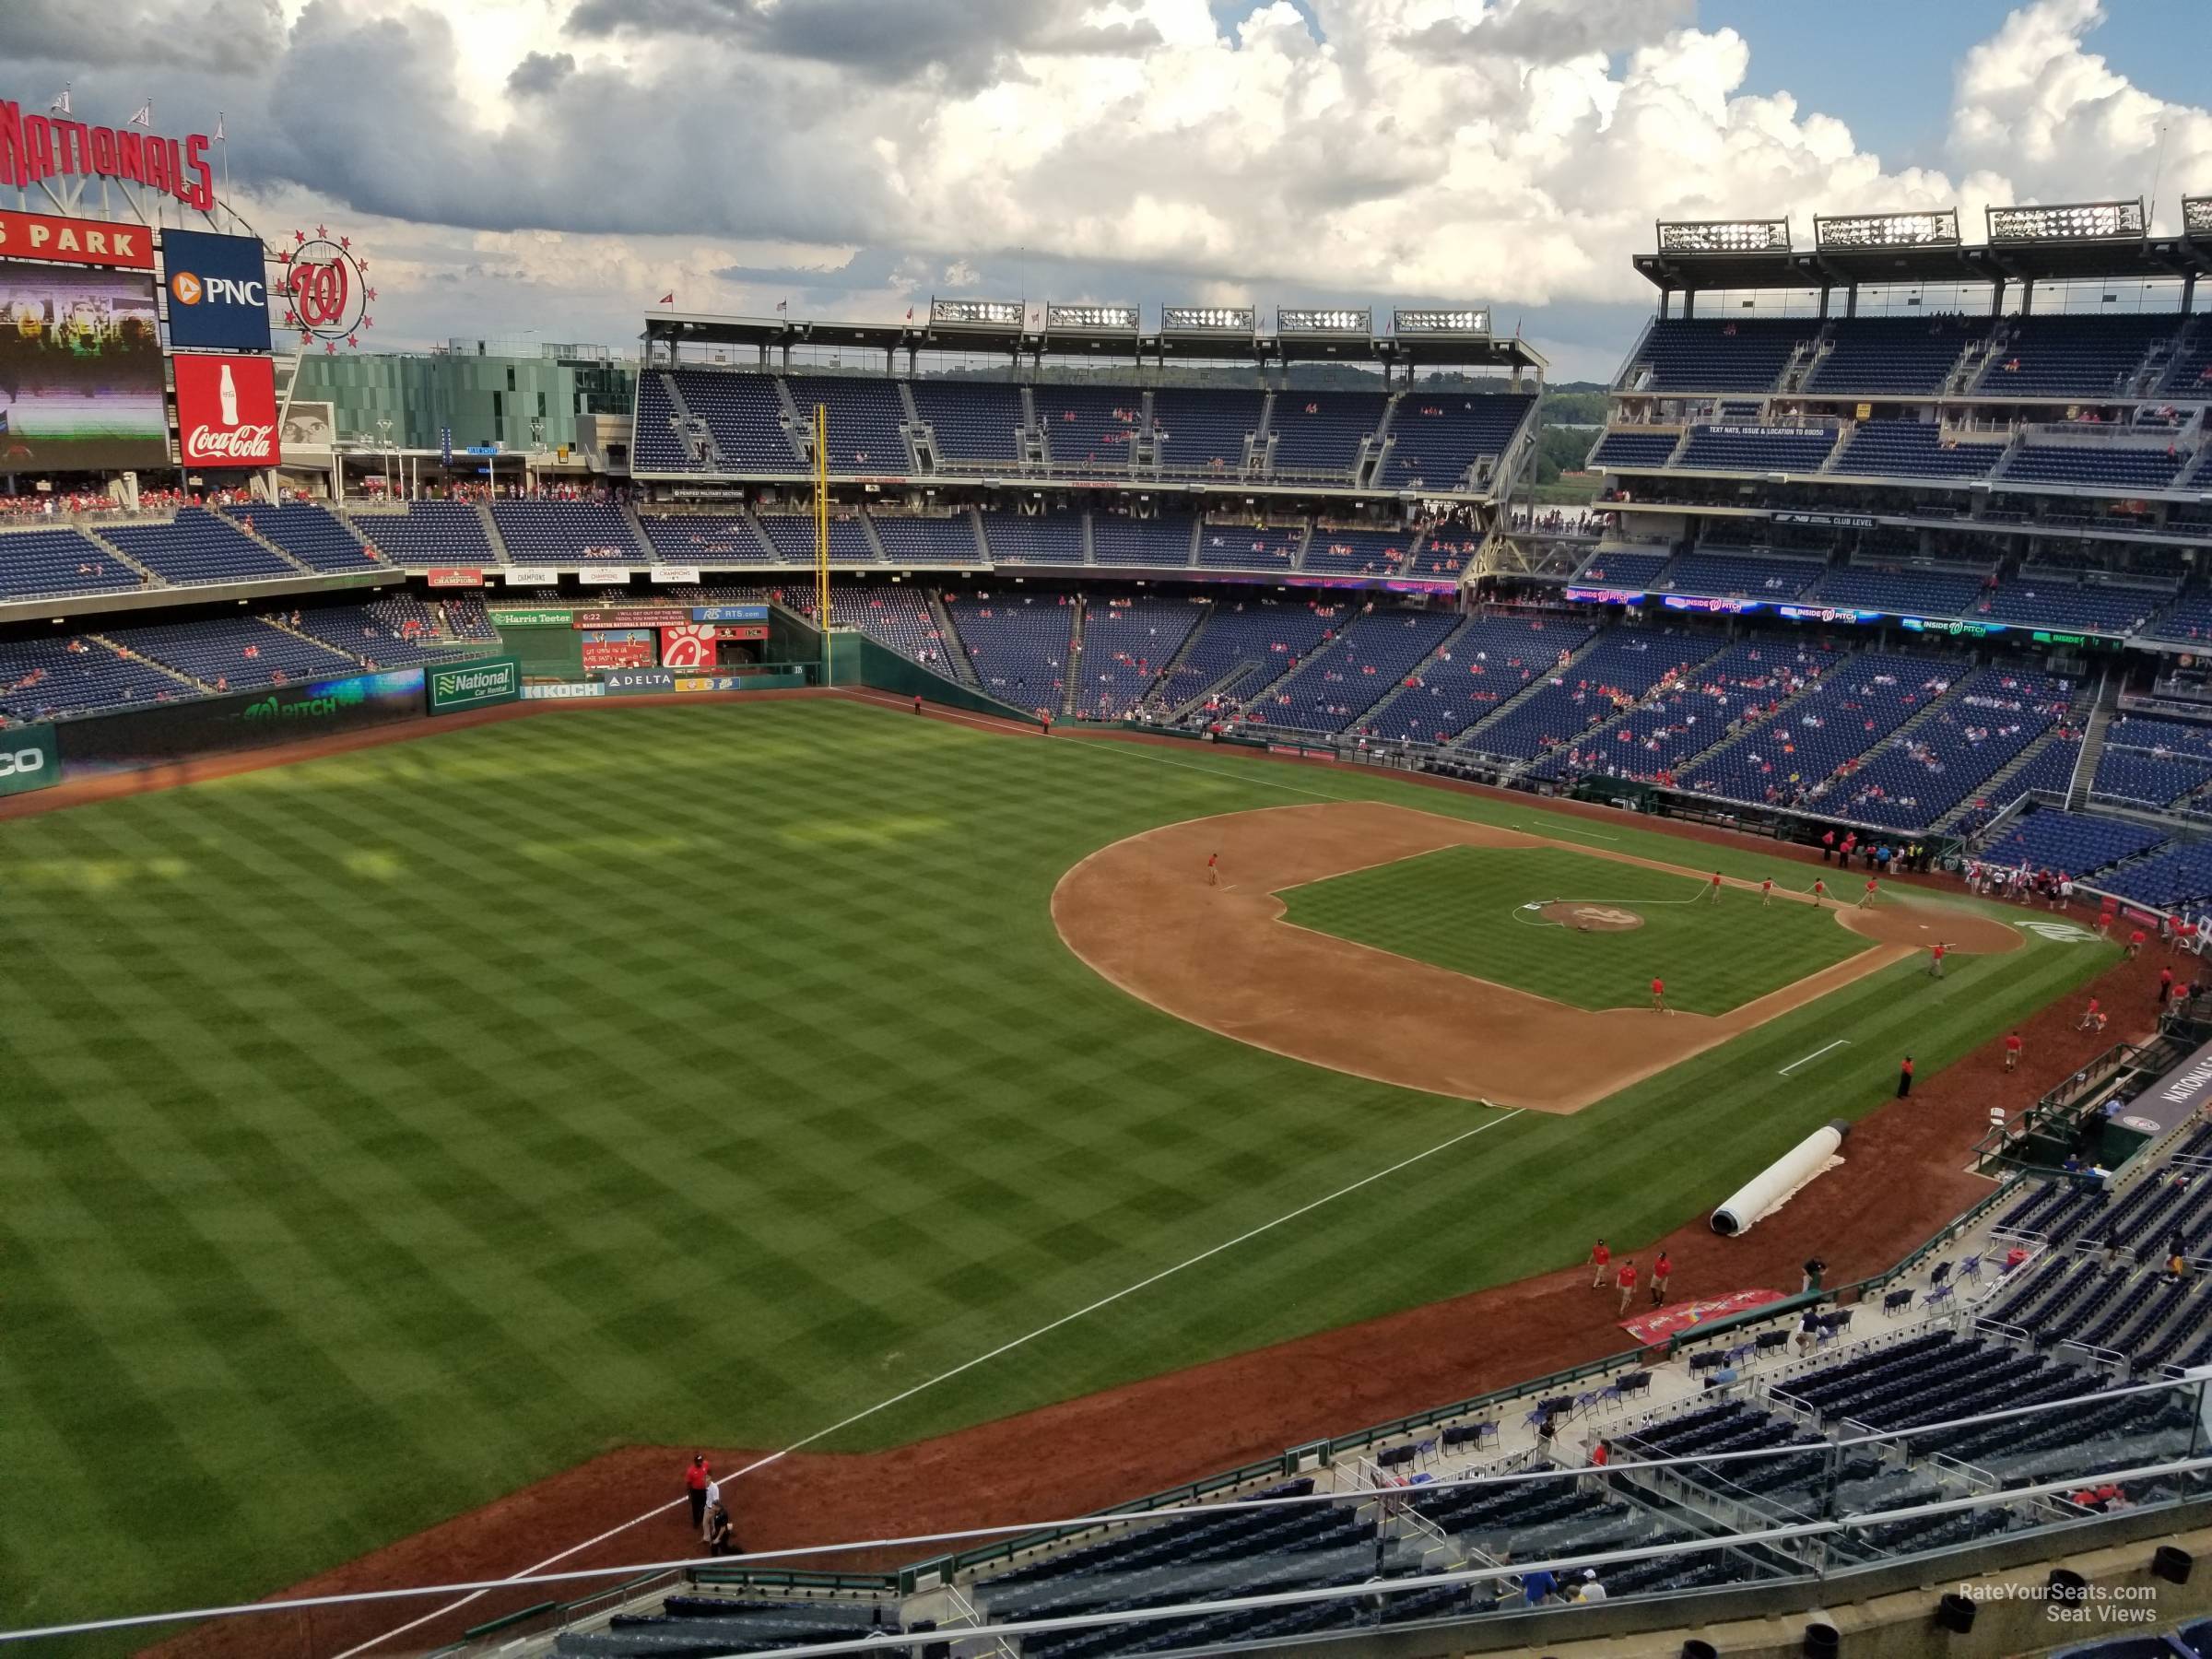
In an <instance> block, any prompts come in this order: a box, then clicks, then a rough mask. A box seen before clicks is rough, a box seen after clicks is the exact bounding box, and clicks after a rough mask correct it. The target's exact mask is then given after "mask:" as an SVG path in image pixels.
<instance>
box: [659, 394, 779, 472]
mask: <svg viewBox="0 0 2212 1659" xmlns="http://www.w3.org/2000/svg"><path fill="white" fill-rule="evenodd" d="M669 378H670V379H671V380H672V381H673V382H675V384H676V388H677V391H678V392H679V393H680V394H682V396H683V400H684V406H685V407H687V408H688V409H689V410H690V411H691V413H692V414H693V415H694V416H696V417H698V418H700V420H703V421H705V422H706V423H707V429H708V430H709V431H710V432H712V433H713V435H714V447H715V448H716V449H717V450H719V451H721V453H722V458H723V461H724V465H728V466H730V467H732V468H734V469H735V470H736V471H738V472H743V473H775V474H804V473H805V472H806V457H805V456H804V455H803V454H801V453H800V452H799V447H798V445H797V444H796V443H795V442H794V441H793V440H792V437H791V435H790V433H789V431H788V430H787V429H786V417H785V415H784V411H783V400H782V397H780V396H779V395H777V389H776V382H775V381H774V379H773V378H772V377H771V376H770V375H766V374H749V373H743V372H739V371H734V370H728V369H677V370H673V371H670V375H669Z"/></svg>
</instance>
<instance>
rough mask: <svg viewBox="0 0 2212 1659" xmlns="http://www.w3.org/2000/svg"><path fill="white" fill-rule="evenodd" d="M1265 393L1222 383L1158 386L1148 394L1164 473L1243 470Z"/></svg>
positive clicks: (1155, 437)
mask: <svg viewBox="0 0 2212 1659" xmlns="http://www.w3.org/2000/svg"><path fill="white" fill-rule="evenodd" d="M1266 402H1267V399H1266V394H1265V393H1263V392H1258V391H1250V392H1247V391H1240V390H1235V389H1231V388H1221V387H1199V386H1162V387H1161V388H1160V389H1159V391H1157V392H1155V393H1153V394H1152V435H1153V438H1154V441H1155V442H1156V443H1157V446H1158V453H1159V469H1160V471H1162V472H1166V473H1182V474H1220V475H1226V476H1228V477H1236V476H1237V475H1238V474H1239V473H1240V472H1241V471H1242V470H1243V466H1244V444H1245V440H1246V439H1248V438H1250V437H1251V436H1252V435H1253V434H1254V433H1256V432H1257V431H1259V429H1260V426H1261V420H1262V417H1263V415H1264V413H1265V408H1266Z"/></svg>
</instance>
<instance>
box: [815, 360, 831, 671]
mask: <svg viewBox="0 0 2212 1659" xmlns="http://www.w3.org/2000/svg"><path fill="white" fill-rule="evenodd" d="M814 616H815V620H816V622H817V623H818V624H819V625H820V627H821V630H822V684H823V685H825V686H826V685H828V684H829V683H830V673H831V669H830V411H829V409H828V407H827V406H824V405H822V404H816V405H815V406H814Z"/></svg>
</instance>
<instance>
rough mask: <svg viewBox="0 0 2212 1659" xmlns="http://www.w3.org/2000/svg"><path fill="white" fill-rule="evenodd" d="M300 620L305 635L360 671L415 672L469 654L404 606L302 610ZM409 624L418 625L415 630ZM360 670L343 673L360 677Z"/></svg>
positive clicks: (377, 602)
mask: <svg viewBox="0 0 2212 1659" xmlns="http://www.w3.org/2000/svg"><path fill="white" fill-rule="evenodd" d="M299 617H300V620H299V621H298V622H297V623H296V624H294V626H296V627H297V628H298V629H299V630H300V632H301V633H303V634H307V635H309V636H310V637H311V638H313V639H316V640H319V641H322V642H323V643H324V644H325V645H327V646H329V647H330V648H331V649H332V650H333V651H335V652H338V653H341V654H343V655H345V656H347V657H349V658H351V659H353V662H354V664H355V665H358V667H369V668H412V667H415V666H417V665H420V664H423V663H433V662H441V661H444V660H446V659H448V658H451V657H454V656H464V655H467V654H469V653H467V652H466V651H465V650H462V649H457V648H456V647H454V646H453V644H451V643H450V642H448V641H441V640H439V639H438V638H437V637H436V636H435V634H433V633H432V632H431V631H430V629H429V627H428V626H425V625H424V623H423V617H422V614H421V612H420V607H419V606H417V607H416V609H415V610H412V611H411V610H409V609H408V608H407V607H406V606H405V605H404V604H392V603H387V602H385V601H382V600H372V601H371V602H370V603H369V604H367V605H338V606H321V607H318V608H317V609H314V610H301V611H300V613H299ZM410 622H412V623H415V624H416V627H415V628H414V629H409V628H408V626H407V625H408V624H409V623H410ZM358 667H355V668H347V669H341V670H340V672H341V673H347V672H356V671H358Z"/></svg>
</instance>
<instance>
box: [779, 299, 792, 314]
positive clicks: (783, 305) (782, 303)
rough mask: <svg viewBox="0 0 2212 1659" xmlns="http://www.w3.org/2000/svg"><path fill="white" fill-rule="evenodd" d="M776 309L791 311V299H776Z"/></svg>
mask: <svg viewBox="0 0 2212 1659" xmlns="http://www.w3.org/2000/svg"><path fill="white" fill-rule="evenodd" d="M776 309H777V310H778V311H780V312H781V311H789V310H790V309H791V301H790V300H777V301H776Z"/></svg>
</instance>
